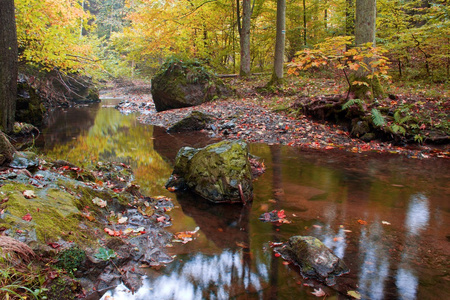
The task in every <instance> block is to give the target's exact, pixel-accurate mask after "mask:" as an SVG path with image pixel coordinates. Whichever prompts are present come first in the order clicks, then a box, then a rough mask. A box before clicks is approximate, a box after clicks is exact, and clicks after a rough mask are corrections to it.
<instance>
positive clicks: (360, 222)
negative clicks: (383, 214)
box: [358, 219, 367, 225]
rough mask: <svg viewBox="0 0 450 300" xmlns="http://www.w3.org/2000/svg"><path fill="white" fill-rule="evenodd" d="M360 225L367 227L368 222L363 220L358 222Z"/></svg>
mask: <svg viewBox="0 0 450 300" xmlns="http://www.w3.org/2000/svg"><path fill="white" fill-rule="evenodd" d="M358 223H359V224H361V225H367V222H366V221H364V220H361V219H359V220H358Z"/></svg>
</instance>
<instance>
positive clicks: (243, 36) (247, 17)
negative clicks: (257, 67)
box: [236, 0, 252, 77]
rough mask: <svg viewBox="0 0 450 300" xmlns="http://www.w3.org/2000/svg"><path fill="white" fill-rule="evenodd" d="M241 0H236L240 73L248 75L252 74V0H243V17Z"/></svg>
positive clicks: (244, 75) (243, 75)
mask: <svg viewBox="0 0 450 300" xmlns="http://www.w3.org/2000/svg"><path fill="white" fill-rule="evenodd" d="M239 2H240V1H239V0H236V12H237V20H238V30H239V42H240V45H241V66H240V70H239V75H240V76H242V77H247V76H249V75H250V71H251V70H250V67H251V57H250V25H251V18H252V6H251V0H242V18H241V16H240V14H241V10H240V8H239ZM241 21H242V22H241Z"/></svg>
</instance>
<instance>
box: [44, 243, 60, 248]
mask: <svg viewBox="0 0 450 300" xmlns="http://www.w3.org/2000/svg"><path fill="white" fill-rule="evenodd" d="M47 245H49V246H50V247H52V248H53V249H58V248H59V247H61V245H60V244H58V243H47Z"/></svg>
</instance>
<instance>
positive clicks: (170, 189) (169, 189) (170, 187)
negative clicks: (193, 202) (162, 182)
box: [167, 186, 177, 192]
mask: <svg viewBox="0 0 450 300" xmlns="http://www.w3.org/2000/svg"><path fill="white" fill-rule="evenodd" d="M167 190H168V191H169V192H175V191H176V190H177V189H176V188H175V187H173V186H169V187H168V188H167Z"/></svg>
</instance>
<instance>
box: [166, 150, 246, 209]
mask: <svg viewBox="0 0 450 300" xmlns="http://www.w3.org/2000/svg"><path fill="white" fill-rule="evenodd" d="M248 156H249V154H248V146H247V144H246V143H245V142H243V141H223V142H219V143H216V144H212V145H209V146H206V147H205V148H200V149H194V148H190V147H184V148H182V149H181V150H180V151H179V152H178V155H177V157H176V159H175V168H174V171H173V173H172V176H171V177H170V179H169V180H168V182H167V184H166V187H167V188H174V189H183V188H189V189H191V190H192V191H194V192H195V193H196V194H198V195H200V196H202V197H203V198H206V199H208V200H210V201H213V202H247V201H249V200H250V199H252V190H253V185H252V172H251V167H250V163H249V159H248Z"/></svg>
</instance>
